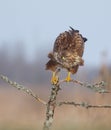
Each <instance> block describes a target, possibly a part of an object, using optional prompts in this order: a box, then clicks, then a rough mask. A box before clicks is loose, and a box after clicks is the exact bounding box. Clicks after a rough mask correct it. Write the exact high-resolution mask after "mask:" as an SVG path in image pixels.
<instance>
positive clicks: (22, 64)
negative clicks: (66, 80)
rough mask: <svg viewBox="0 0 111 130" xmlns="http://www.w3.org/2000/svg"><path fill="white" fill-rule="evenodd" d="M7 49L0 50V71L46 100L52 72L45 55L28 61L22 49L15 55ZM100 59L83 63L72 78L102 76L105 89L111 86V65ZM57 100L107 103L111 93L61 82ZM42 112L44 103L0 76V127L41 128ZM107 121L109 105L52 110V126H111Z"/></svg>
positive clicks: (63, 129)
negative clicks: (96, 64)
mask: <svg viewBox="0 0 111 130" xmlns="http://www.w3.org/2000/svg"><path fill="white" fill-rule="evenodd" d="M17 50H21V49H18V48H17ZM6 52H7V50H5V48H4V50H3V49H1V51H0V63H1V64H0V74H4V75H6V76H8V77H9V78H10V79H11V80H12V81H16V82H18V83H20V84H23V85H25V86H27V87H28V88H31V89H32V90H33V91H34V92H35V93H37V94H39V96H40V97H41V98H42V99H44V100H46V101H47V100H48V98H49V95H50V84H49V80H50V77H51V73H49V72H46V71H45V63H46V61H47V59H44V58H43V60H42V61H41V59H38V60H35V61H34V62H33V63H27V61H26V60H25V59H24V58H23V53H21V51H19V52H18V53H17V55H15V58H14V59H13V58H12V59H11V58H10V57H9V56H8V53H6ZM3 57H4V58H3ZM40 58H41V57H40ZM102 61H103V62H101V66H100V67H99V68H93V67H91V66H90V67H86V68H84V69H82V70H80V71H78V73H77V74H76V76H75V77H74V78H76V79H77V80H80V81H84V82H89V83H91V82H93V83H95V82H98V81H102V80H103V81H105V82H107V86H106V87H107V89H110V90H111V67H110V66H108V65H106V57H104V58H103V60H102ZM7 66H8V67H7ZM63 74H66V72H65V73H63ZM62 76H63V77H65V76H64V75H62ZM63 77H62V78H63ZM60 78H61V77H60ZM41 79H42V81H41ZM35 84H36V85H35ZM57 100H58V101H75V102H87V103H89V104H93V105H96V104H98V105H101V104H103V105H104V104H106V105H107V104H111V94H97V93H94V92H92V91H91V90H88V89H86V88H82V87H77V86H76V85H74V84H72V83H71V84H70V85H69V84H63V85H62V90H61V91H60V92H59V94H58V98H57ZM45 112H46V107H45V106H44V105H42V104H40V103H39V102H36V101H35V100H34V99H33V98H32V97H30V96H29V95H27V94H25V93H23V92H20V91H18V90H16V89H15V88H12V87H10V86H9V85H7V84H6V83H4V82H3V81H2V80H0V130H42V127H43V123H44V120H45ZM110 122H111V109H108V108H106V109H105V108H102V109H97V108H90V109H85V108H82V107H74V106H61V107H57V108H56V110H55V115H54V121H53V126H52V130H74V129H76V130H111V123H110Z"/></svg>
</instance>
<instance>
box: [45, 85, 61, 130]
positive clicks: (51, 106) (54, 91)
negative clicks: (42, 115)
mask: <svg viewBox="0 0 111 130" xmlns="http://www.w3.org/2000/svg"><path fill="white" fill-rule="evenodd" d="M59 90H60V86H59V85H58V84H55V85H53V86H52V88H51V94H50V98H49V101H48V104H47V110H46V120H45V122H44V127H43V130H49V129H50V127H51V125H52V122H53V117H54V111H55V107H56V98H57V95H58V91H59Z"/></svg>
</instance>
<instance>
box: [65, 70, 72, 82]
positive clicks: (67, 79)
mask: <svg viewBox="0 0 111 130" xmlns="http://www.w3.org/2000/svg"><path fill="white" fill-rule="evenodd" d="M65 81H66V82H70V81H71V77H70V72H68V75H67V77H66V79H65Z"/></svg>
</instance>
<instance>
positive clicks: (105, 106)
mask: <svg viewBox="0 0 111 130" xmlns="http://www.w3.org/2000/svg"><path fill="white" fill-rule="evenodd" d="M62 105H72V106H75V107H76V106H79V107H85V108H111V105H91V104H88V103H86V102H81V103H76V102H66V101H65V102H59V103H57V106H62Z"/></svg>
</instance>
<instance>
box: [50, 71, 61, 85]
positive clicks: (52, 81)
mask: <svg viewBox="0 0 111 130" xmlns="http://www.w3.org/2000/svg"><path fill="white" fill-rule="evenodd" d="M58 81H59V78H58V77H57V76H56V74H55V72H53V74H52V78H51V83H52V84H54V85H55V84H57V83H58Z"/></svg>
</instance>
